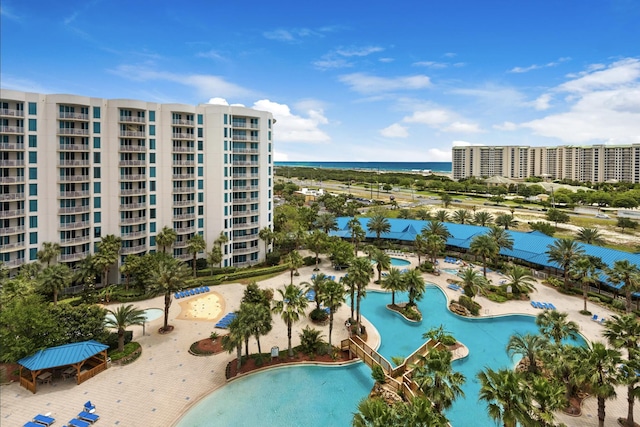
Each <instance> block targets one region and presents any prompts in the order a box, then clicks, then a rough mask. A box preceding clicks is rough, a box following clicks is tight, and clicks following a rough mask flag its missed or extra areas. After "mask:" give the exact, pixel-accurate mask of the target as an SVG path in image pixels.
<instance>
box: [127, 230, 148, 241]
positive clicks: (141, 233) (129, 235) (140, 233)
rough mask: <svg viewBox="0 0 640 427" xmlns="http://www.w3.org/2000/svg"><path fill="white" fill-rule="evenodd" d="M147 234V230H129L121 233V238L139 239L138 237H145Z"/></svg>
mask: <svg viewBox="0 0 640 427" xmlns="http://www.w3.org/2000/svg"><path fill="white" fill-rule="evenodd" d="M147 235H148V232H147V230H142V231H131V232H129V233H122V234H121V236H120V237H121V238H122V240H131V239H139V238H140V237H146V236H147Z"/></svg>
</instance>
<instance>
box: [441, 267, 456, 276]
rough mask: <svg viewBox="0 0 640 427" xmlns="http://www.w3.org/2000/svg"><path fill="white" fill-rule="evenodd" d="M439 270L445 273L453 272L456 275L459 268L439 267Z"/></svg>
mask: <svg viewBox="0 0 640 427" xmlns="http://www.w3.org/2000/svg"><path fill="white" fill-rule="evenodd" d="M440 271H444V272H445V273H449V274H453V275H454V276H457V275H458V273H459V272H460V270H458V269H457V268H441V269H440Z"/></svg>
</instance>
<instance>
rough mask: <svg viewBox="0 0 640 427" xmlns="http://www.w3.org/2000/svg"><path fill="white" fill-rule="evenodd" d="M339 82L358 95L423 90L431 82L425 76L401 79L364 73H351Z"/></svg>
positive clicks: (403, 77)
mask: <svg viewBox="0 0 640 427" xmlns="http://www.w3.org/2000/svg"><path fill="white" fill-rule="evenodd" d="M339 79H340V81H341V82H342V83H344V84H346V85H347V86H349V87H350V88H351V90H353V91H356V92H359V93H365V94H368V93H378V92H390V91H396V90H415V89H425V88H428V87H430V86H431V80H430V79H429V77H428V76H425V75H415V76H401V77H392V78H388V77H377V76H372V75H369V74H366V73H353V74H345V75H342V76H340V78H339Z"/></svg>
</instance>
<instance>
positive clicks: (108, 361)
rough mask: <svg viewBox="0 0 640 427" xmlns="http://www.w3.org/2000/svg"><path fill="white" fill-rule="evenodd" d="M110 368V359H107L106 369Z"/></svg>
mask: <svg viewBox="0 0 640 427" xmlns="http://www.w3.org/2000/svg"><path fill="white" fill-rule="evenodd" d="M110 367H111V358H110V357H107V369H109V368H110Z"/></svg>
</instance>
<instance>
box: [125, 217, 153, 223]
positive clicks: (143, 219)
mask: <svg viewBox="0 0 640 427" xmlns="http://www.w3.org/2000/svg"><path fill="white" fill-rule="evenodd" d="M143 222H147V217H146V216H139V217H136V218H120V224H140V223H143Z"/></svg>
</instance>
